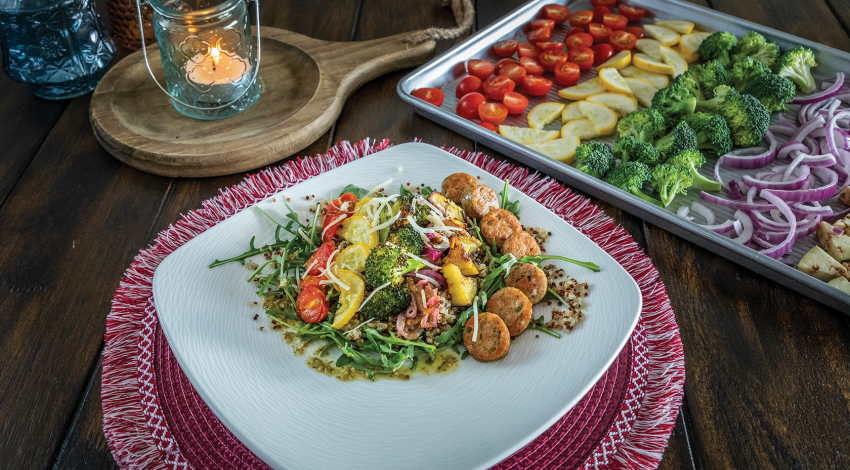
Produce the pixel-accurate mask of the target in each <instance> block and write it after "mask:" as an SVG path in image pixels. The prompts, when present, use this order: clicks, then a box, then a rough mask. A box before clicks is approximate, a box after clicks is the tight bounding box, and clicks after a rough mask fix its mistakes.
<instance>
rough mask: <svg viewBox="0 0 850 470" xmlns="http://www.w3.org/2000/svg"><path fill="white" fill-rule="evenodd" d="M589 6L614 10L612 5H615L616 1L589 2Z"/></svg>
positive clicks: (599, 0)
mask: <svg viewBox="0 0 850 470" xmlns="http://www.w3.org/2000/svg"><path fill="white" fill-rule="evenodd" d="M590 4H591V5H593V6H595V7H608V8H614V5H616V4H617V0H590Z"/></svg>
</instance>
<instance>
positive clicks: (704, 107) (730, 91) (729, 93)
mask: <svg viewBox="0 0 850 470" xmlns="http://www.w3.org/2000/svg"><path fill="white" fill-rule="evenodd" d="M739 94H740V93H738V92H737V91H735V89H734V88H732V87H730V86H728V85H720V86H719V87H717V88H715V89H714V93H713V95H714V98H711V99H710V100H705V101H699V102H697V106H696V110H697V111H705V112H707V113H714V114H718V113H720V109H721V108H723V105H725V104H726V101H727V100H728V99H729V98H731V97H733V96H738V95H739Z"/></svg>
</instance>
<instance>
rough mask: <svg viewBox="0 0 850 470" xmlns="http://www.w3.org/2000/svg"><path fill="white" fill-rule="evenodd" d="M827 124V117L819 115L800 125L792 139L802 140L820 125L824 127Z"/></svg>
mask: <svg viewBox="0 0 850 470" xmlns="http://www.w3.org/2000/svg"><path fill="white" fill-rule="evenodd" d="M824 124H826V119H824V117H823V116H818V117H816V118H813V119H812V120H810V121H807V122H806V123H805V124H803V126H802V127H800V128H799V129H798V130H797V132H795V133H794V135H792V136H791V140H792V141H793V140H796V141H798V142H802V141H803V139H804V138H806V137H807V136H808V135H809V133H810V132H812V131H813V130H815V129H817V128H818V127H823V125H824Z"/></svg>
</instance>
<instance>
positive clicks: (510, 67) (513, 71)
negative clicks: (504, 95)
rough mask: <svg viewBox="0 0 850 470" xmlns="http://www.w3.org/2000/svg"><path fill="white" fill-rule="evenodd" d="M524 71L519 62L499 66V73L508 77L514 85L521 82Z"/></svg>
mask: <svg viewBox="0 0 850 470" xmlns="http://www.w3.org/2000/svg"><path fill="white" fill-rule="evenodd" d="M526 73H527V72H526V71H525V67H520V66H519V64H505V65H503V66H502V67H500V68H499V75H501V76H503V77H508V78H510V79H511V80H513V82H514V84H516V85H519V84H520V83H522V77H524V76H525V74H526Z"/></svg>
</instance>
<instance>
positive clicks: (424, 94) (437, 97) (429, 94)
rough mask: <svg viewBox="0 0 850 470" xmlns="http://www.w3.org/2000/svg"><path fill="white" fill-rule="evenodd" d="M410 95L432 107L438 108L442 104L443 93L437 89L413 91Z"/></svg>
mask: <svg viewBox="0 0 850 470" xmlns="http://www.w3.org/2000/svg"><path fill="white" fill-rule="evenodd" d="M411 95H413V96H415V97H417V98H419V99H420V100H424V101H427V102H429V103H431V104H433V105H434V106H440V105H441V104H443V98H445V97H444V96H443V92H442V90H440V89H439V88H419V89H418V90H413V93H411Z"/></svg>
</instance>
